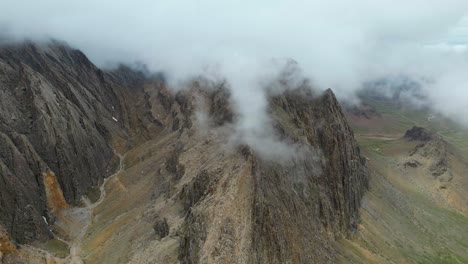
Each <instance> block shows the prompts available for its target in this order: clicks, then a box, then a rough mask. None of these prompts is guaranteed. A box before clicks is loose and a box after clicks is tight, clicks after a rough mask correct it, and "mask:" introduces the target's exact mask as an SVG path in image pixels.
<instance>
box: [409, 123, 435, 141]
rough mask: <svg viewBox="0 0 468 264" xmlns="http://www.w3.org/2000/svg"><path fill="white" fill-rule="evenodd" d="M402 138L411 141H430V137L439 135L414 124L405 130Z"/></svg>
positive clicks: (433, 137)
mask: <svg viewBox="0 0 468 264" xmlns="http://www.w3.org/2000/svg"><path fill="white" fill-rule="evenodd" d="M404 138H406V139H408V140H413V141H430V140H432V139H436V138H440V136H438V135H437V134H436V133H434V132H432V131H430V130H427V129H425V128H423V127H417V126H414V127H412V128H411V129H409V130H407V131H406V133H405V136H404Z"/></svg>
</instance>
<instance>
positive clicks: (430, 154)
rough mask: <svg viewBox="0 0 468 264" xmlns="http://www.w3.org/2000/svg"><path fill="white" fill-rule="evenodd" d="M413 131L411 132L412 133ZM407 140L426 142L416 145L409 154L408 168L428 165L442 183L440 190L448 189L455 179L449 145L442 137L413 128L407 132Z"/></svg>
mask: <svg viewBox="0 0 468 264" xmlns="http://www.w3.org/2000/svg"><path fill="white" fill-rule="evenodd" d="M410 131H411V132H410ZM406 134H407V135H409V136H408V137H407V136H406V135H405V137H407V138H415V139H414V140H418V141H425V142H424V143H421V144H418V145H416V146H415V147H414V148H413V149H412V150H410V152H409V157H411V159H410V160H408V161H406V162H405V163H404V166H405V168H406V167H413V168H416V167H420V166H421V164H422V163H426V164H428V167H427V168H426V169H427V171H428V173H430V174H431V175H432V176H433V177H434V178H436V179H438V180H439V182H440V183H441V185H440V188H441V189H445V188H447V184H446V183H447V182H450V181H451V180H452V179H453V174H452V172H451V170H450V160H449V157H450V155H451V153H452V152H451V150H450V146H449V144H448V143H447V142H446V141H445V140H444V139H443V138H442V137H441V136H438V135H437V134H435V133H434V132H431V131H429V130H427V129H424V128H417V127H413V128H412V129H411V130H408V131H407V132H406Z"/></svg>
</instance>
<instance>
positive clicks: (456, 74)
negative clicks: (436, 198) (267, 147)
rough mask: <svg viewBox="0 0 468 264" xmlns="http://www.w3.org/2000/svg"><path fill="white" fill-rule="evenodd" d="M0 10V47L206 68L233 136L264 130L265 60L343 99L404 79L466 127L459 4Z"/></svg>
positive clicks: (183, 69)
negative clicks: (27, 43)
mask: <svg viewBox="0 0 468 264" xmlns="http://www.w3.org/2000/svg"><path fill="white" fill-rule="evenodd" d="M1 6H2V9H1V11H0V32H1V33H0V34H1V35H2V38H0V39H3V40H4V39H5V38H6V36H7V37H8V39H10V40H11V39H16V40H21V39H24V38H28V39H33V40H46V39H48V38H56V39H60V40H64V41H66V42H68V43H69V44H70V45H72V46H74V47H77V48H79V49H82V50H83V51H84V52H85V53H86V54H87V55H88V56H89V57H90V58H91V59H92V60H93V61H94V62H95V63H97V64H98V65H99V66H101V67H110V66H111V65H114V64H115V63H117V62H127V63H132V62H134V61H140V62H143V63H145V64H146V65H148V67H149V69H150V70H153V71H164V72H166V73H167V74H168V76H169V78H170V79H171V80H173V81H174V80H183V79H186V78H189V77H191V76H194V75H197V74H200V73H203V72H205V71H206V69H213V68H215V69H216V71H218V72H219V73H221V74H223V75H224V77H225V78H226V79H228V80H229V82H230V84H231V87H232V95H233V99H234V102H235V104H236V105H237V110H238V112H239V114H240V115H241V116H243V119H242V120H241V121H240V123H239V129H240V130H248V131H251V132H252V131H256V129H257V128H256V126H258V125H259V124H263V123H264V122H268V117H265V116H264V115H265V114H266V112H265V107H266V98H265V94H264V90H263V89H262V88H261V84H259V80H261V79H262V78H261V77H262V76H268V75H270V74H272V73H274V72H275V71H276V70H277V69H276V66H275V65H271V62H272V61H274V60H272V59H279V60H280V61H282V60H285V59H288V58H291V59H294V60H295V61H297V62H298V64H299V65H300V66H301V68H302V70H303V75H304V76H306V77H308V78H310V79H311V80H312V81H313V83H314V85H315V86H316V87H318V88H319V89H326V88H329V87H330V88H332V89H333V90H334V91H335V92H336V93H337V95H338V97H340V98H345V99H349V100H352V99H353V98H354V96H355V92H356V91H357V90H358V89H360V88H361V87H362V84H363V83H365V82H369V81H373V80H376V79H381V78H387V77H388V76H407V77H408V78H411V79H414V80H416V81H418V82H420V84H421V89H422V90H423V91H424V92H425V93H426V94H427V98H428V100H430V102H431V105H432V106H433V107H434V108H435V109H436V110H437V111H440V112H441V113H443V114H445V115H448V116H451V117H453V118H456V119H457V120H458V121H460V122H462V123H465V124H467V125H468V120H467V119H466V116H467V114H468V113H467V110H466V102H468V75H467V74H465V73H466V72H468V50H467V47H468V18H467V11H468V2H467V1H465V0H445V1H442V0H436V1H422V0H414V1H402V0H393V1H389V0H383V1H368V0H355V1H341V0H328V1H325V0H319V1H302V0H293V1H286V0H274V1H267V0H256V1H244V2H241V1H233V0H231V1H229V0H228V1H215V0H200V1H188V0H171V1H169V0H159V1H150V0H137V1H115V0H113V1H110V0H103V1H93V0H83V1H72V2H69V1H59V0H44V1H27V0H18V1H3V3H2V5H1ZM273 64H274V63H273ZM272 69H273V70H272ZM252 113H256V114H252ZM259 120H260V122H259ZM249 133H250V132H249ZM252 133H257V132H252Z"/></svg>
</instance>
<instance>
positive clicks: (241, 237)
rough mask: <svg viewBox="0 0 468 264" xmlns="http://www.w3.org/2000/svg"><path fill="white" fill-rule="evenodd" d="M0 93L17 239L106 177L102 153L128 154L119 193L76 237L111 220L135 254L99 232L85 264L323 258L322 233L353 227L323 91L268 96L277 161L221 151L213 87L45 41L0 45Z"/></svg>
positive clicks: (223, 138)
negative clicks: (106, 66) (148, 74)
mask: <svg viewBox="0 0 468 264" xmlns="http://www.w3.org/2000/svg"><path fill="white" fill-rule="evenodd" d="M0 99H1V102H2V104H1V105H0V107H1V109H0V110H1V111H0V168H1V171H0V172H1V174H0V206H1V208H2V210H1V212H0V224H1V225H2V226H4V227H5V228H6V231H8V233H9V234H11V237H12V238H14V239H15V240H17V241H18V242H20V243H26V242H29V241H33V240H44V239H46V238H48V237H49V236H51V234H50V233H49V231H48V230H49V228H48V224H52V222H53V219H54V218H55V217H60V210H62V209H63V208H66V207H68V206H73V205H74V204H76V203H77V202H79V201H80V199H81V197H82V196H83V195H86V193H87V191H88V189H89V188H91V187H95V186H97V185H99V184H100V183H101V182H102V181H103V178H104V177H106V176H107V175H110V174H111V173H112V172H113V162H112V161H113V157H114V153H113V149H115V151H118V152H119V153H121V154H122V152H123V151H125V150H128V149H131V150H130V151H129V153H128V155H126V158H125V162H124V163H125V168H126V170H128V171H126V173H124V174H123V175H122V176H121V178H122V179H120V180H119V181H120V184H119V186H124V185H125V186H124V187H123V188H120V190H125V191H124V192H122V194H121V195H122V196H119V193H118V192H117V193H116V194H114V196H113V197H114V198H113V200H109V201H107V200H104V201H103V202H102V206H103V207H105V208H104V209H100V208H98V209H96V210H107V209H109V208H112V212H109V213H108V214H102V215H101V216H100V217H99V218H96V219H94V220H95V221H92V223H91V225H93V224H95V223H96V222H99V221H105V217H107V216H108V215H113V218H112V219H107V220H108V221H105V222H102V223H99V225H97V226H96V227H91V228H95V229H93V230H97V231H96V233H94V232H91V233H92V234H91V233H89V234H88V233H86V235H90V236H94V235H96V234H98V233H99V230H102V229H100V228H105V227H106V225H113V224H114V223H116V221H114V219H119V225H118V226H114V227H113V228H116V229H109V230H118V231H117V233H118V234H119V236H120V235H122V236H123V237H126V238H130V237H131V238H132V241H133V242H134V243H132V244H134V245H147V248H145V249H141V248H134V249H132V250H133V251H131V250H130V248H131V245H128V241H122V239H120V238H119V239H114V238H115V237H113V238H112V239H110V238H109V239H106V240H107V241H108V242H106V243H104V244H102V248H101V249H100V250H99V252H94V250H93V252H92V253H90V256H88V257H89V258H88V259H87V261H89V262H90V263H106V261H107V263H117V262H118V260H120V261H121V260H122V259H126V260H127V259H134V260H135V262H136V263H138V261H140V260H141V259H145V260H146V261H147V262H148V261H149V260H152V261H153V262H154V263H170V262H171V261H172V262H174V261H177V260H178V261H179V262H181V263H333V261H334V241H335V239H336V238H338V237H340V236H347V235H348V234H349V233H350V232H352V231H353V230H354V229H356V227H357V221H358V209H359V206H360V201H361V198H362V196H363V194H364V192H365V190H366V189H367V184H368V171H367V166H366V161H365V159H364V158H363V157H362V155H361V153H360V150H359V148H358V146H357V143H356V141H355V140H354V137H353V132H352V130H351V129H350V127H349V126H348V124H347V122H346V119H345V117H344V115H343V113H342V110H341V107H340V105H339V104H338V102H337V100H336V98H335V96H334V95H333V93H332V91H331V90H327V91H326V92H324V93H323V94H315V93H314V92H312V89H311V88H310V87H307V85H305V84H304V85H302V86H300V87H292V88H291V89H287V90H286V92H284V93H282V94H275V95H272V96H270V97H269V99H268V103H269V107H268V114H269V115H270V117H271V121H272V125H273V133H274V134H275V137H277V140H279V141H281V142H283V143H285V144H286V145H288V146H290V147H291V148H292V149H294V155H290V156H287V157H286V158H284V159H272V158H267V157H265V156H263V155H261V154H259V153H257V152H256V150H255V148H254V147H253V146H248V145H240V146H238V145H236V146H234V147H232V146H231V147H226V145H228V144H227V143H228V142H229V138H230V137H229V135H230V133H232V127H234V126H235V125H236V121H237V120H238V116H236V113H235V112H234V109H235V107H233V105H232V102H231V95H230V93H229V92H228V90H227V89H226V84H225V83H221V84H213V83H210V82H208V81H205V80H203V79H199V80H195V81H194V82H193V84H192V86H191V88H190V89H188V90H184V91H179V92H177V93H173V92H171V91H170V90H169V89H167V87H166V86H165V85H164V83H163V82H159V81H158V80H155V79H149V78H145V77H144V76H143V74H141V73H138V72H135V71H132V70H130V69H128V68H125V67H121V68H119V69H118V70H115V71H113V72H104V71H102V70H99V69H98V68H96V67H95V66H94V65H93V64H92V63H91V62H89V60H88V59H87V58H86V57H85V56H84V55H83V54H82V53H81V52H79V51H77V50H73V49H71V48H68V47H66V46H63V45H60V44H57V43H52V44H48V45H45V46H37V45H33V44H28V43H26V44H22V45H19V46H18V45H17V46H12V47H4V48H2V49H1V50H0ZM200 113H204V114H203V115H201V114H200ZM143 142H144V143H145V144H141V143H143ZM272 151H277V150H272ZM278 151H279V150H278ZM278 154H279V156H281V153H278ZM119 177H120V176H119ZM109 188H112V187H109ZM132 190H133V193H132ZM129 194H130V195H129ZM133 196H134V197H133ZM133 199H135V200H133ZM117 201H118V203H117ZM127 207H128V208H127ZM130 210H131V211H132V213H131V214H127V213H128V211H130ZM130 215H131V216H132V219H135V221H140V220H141V219H143V220H141V221H144V222H145V223H148V224H141V222H135V221H134V220H132V221H130V222H128V223H125V222H124V221H125V219H126V218H127V217H129V216H130ZM133 215H135V218H133ZM43 216H45V220H46V221H47V222H46V221H45V220H44V218H43ZM146 227H149V228H150V230H146V229H145V228H146ZM118 228H121V229H118ZM131 230H133V231H134V232H135V233H134V234H132V233H129V232H131ZM135 230H138V231H135ZM117 233H116V234H117ZM155 233H156V237H157V239H155ZM135 234H136V235H135ZM138 234H139V235H138ZM111 235H112V234H109V236H111ZM147 235H148V236H147ZM145 239H147V240H145ZM154 240H156V241H157V242H154ZM83 241H88V242H89V243H90V245H91V246H90V245H88V246H87V245H84V246H83V248H84V249H83V251H86V248H87V247H89V248H93V246H92V245H94V244H93V237H90V238H86V239H84V240H83ZM153 242H154V243H153ZM112 243H117V244H118V243H127V245H123V247H118V248H121V249H122V250H117V251H116V250H115V249H114V248H112V245H114V246H115V245H117V244H112ZM116 248H117V247H116ZM139 250H143V251H142V252H141V251H139ZM107 251H108V252H111V253H110V254H111V255H93V254H105V252H107ZM139 253H141V254H143V255H138V254H139ZM119 254H122V255H119ZM123 254H127V255H123ZM159 254H162V255H163V257H161V258H158V257H159ZM171 254H172V255H171ZM169 260H171V261H169ZM93 261H94V262H93ZM112 261H114V262H112ZM115 261H117V262H115ZM150 262H151V261H150Z"/></svg>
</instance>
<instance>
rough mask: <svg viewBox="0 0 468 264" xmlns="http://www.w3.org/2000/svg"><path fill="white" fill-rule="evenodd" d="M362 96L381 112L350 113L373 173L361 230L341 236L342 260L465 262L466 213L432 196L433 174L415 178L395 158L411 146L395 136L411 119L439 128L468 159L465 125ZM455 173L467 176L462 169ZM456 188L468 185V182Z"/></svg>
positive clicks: (467, 245) (467, 240)
mask: <svg viewBox="0 0 468 264" xmlns="http://www.w3.org/2000/svg"><path fill="white" fill-rule="evenodd" d="M366 102H367V103H369V104H371V105H373V106H374V107H375V108H376V110H377V111H378V112H380V113H381V114H382V116H381V117H380V118H376V119H375V120H371V121H365V122H359V120H358V122H356V120H353V119H352V118H350V121H351V125H352V126H353V127H354V129H355V132H356V138H357V140H358V142H359V144H360V145H361V147H362V149H363V151H364V153H365V155H366V157H367V158H368V159H369V166H370V169H371V171H372V178H371V181H370V190H369V192H368V193H367V194H366V196H365V197H364V200H363V204H362V210H361V223H360V228H359V231H358V232H357V234H355V236H354V237H353V238H352V239H349V240H347V239H345V240H343V241H341V245H342V247H341V257H340V260H341V262H343V263H468V217H467V215H466V214H463V213H461V212H459V211H457V210H454V209H453V208H450V207H448V206H444V205H443V204H440V203H438V202H436V200H435V199H434V196H433V195H432V192H435V191H434V190H432V189H430V188H427V186H428V184H430V181H431V180H434V179H430V178H429V177H422V178H418V177H416V176H415V175H413V174H412V173H413V172H412V171H408V170H404V169H402V167H401V166H399V164H398V163H399V158H400V157H402V156H404V155H407V153H408V151H409V150H410V149H411V148H412V147H413V145H412V144H409V143H408V142H406V141H404V140H401V139H398V137H400V136H402V135H403V133H404V132H405V131H406V130H407V129H409V128H410V127H412V126H413V125H419V126H424V127H427V128H430V129H432V130H434V131H437V132H438V133H439V134H440V135H442V136H443V137H444V138H445V140H447V141H448V142H449V143H451V144H452V145H453V146H455V147H456V148H457V149H458V150H459V151H460V153H459V154H458V155H459V156H460V157H461V158H463V159H464V160H468V159H467V157H468V133H467V130H466V129H463V128H461V127H459V126H458V125H456V124H454V123H453V122H450V121H448V120H444V119H442V118H435V119H432V120H428V118H427V117H428V116H429V114H428V113H427V112H425V111H423V110H411V109H402V108H399V107H397V106H395V105H393V104H392V103H391V102H385V101H378V100H367V101H366ZM382 135H385V137H384V138H382V137H381V136H382ZM392 137H393V138H395V139H391V138H392ZM414 144H415V143H414ZM457 177H468V176H467V175H466V174H464V173H461V174H460V175H457ZM464 182H466V181H464ZM424 186H426V187H424ZM429 186H430V185H429ZM458 188H462V189H463V188H465V189H466V190H468V186H458ZM436 191H439V190H436ZM447 191H448V192H450V189H448V190H447Z"/></svg>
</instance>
